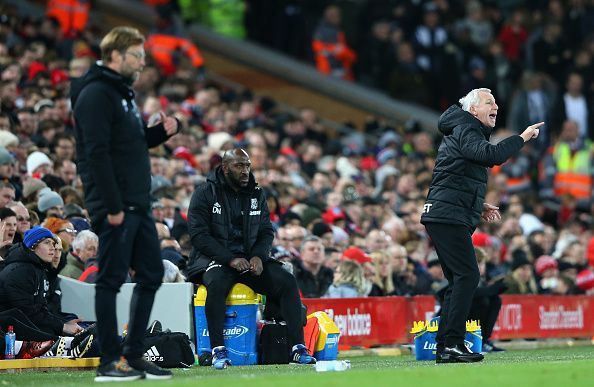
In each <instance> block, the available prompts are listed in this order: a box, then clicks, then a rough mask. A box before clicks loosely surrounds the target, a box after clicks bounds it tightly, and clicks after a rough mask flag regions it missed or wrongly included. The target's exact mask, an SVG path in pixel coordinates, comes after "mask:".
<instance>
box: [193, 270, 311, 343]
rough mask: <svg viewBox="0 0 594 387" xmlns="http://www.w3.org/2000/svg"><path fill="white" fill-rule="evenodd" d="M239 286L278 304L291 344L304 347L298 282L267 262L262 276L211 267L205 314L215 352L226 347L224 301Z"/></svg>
mask: <svg viewBox="0 0 594 387" xmlns="http://www.w3.org/2000/svg"><path fill="white" fill-rule="evenodd" d="M238 282H239V283H242V284H245V285H247V286H249V287H250V288H252V290H254V291H255V292H256V293H260V294H264V295H266V297H267V299H271V300H273V301H274V302H275V303H277V304H279V305H280V308H281V314H282V316H283V318H284V319H285V321H286V322H287V331H288V334H289V337H288V340H289V344H290V345H291V346H293V345H295V344H302V343H303V325H302V317H301V298H300V297H299V288H298V287H297V281H296V280H295V277H293V275H292V274H291V273H289V272H287V271H286V270H285V269H283V267H282V265H281V264H279V263H278V262H265V263H264V270H263V271H262V274H260V275H259V276H256V275H253V274H251V273H249V272H248V273H245V274H240V273H239V272H238V271H237V270H235V269H233V268H231V267H229V266H222V265H211V266H209V268H208V270H206V272H205V273H204V275H203V277H202V283H203V284H204V286H206V291H207V295H206V303H205V314H206V322H207V323H208V334H209V336H210V345H211V347H212V348H214V347H218V346H221V345H225V344H224V341H223V329H224V325H225V299H226V298H227V295H228V294H229V291H230V290H231V288H232V287H233V285H234V284H236V283H238Z"/></svg>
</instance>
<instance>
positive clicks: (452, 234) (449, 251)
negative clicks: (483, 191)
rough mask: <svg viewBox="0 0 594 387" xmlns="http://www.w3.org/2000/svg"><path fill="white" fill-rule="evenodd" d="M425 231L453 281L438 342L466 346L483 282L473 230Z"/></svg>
mask: <svg viewBox="0 0 594 387" xmlns="http://www.w3.org/2000/svg"><path fill="white" fill-rule="evenodd" d="M425 228H426V229H427V233H428V234H429V236H430V237H431V240H432V241H433V245H434V246H435V250H436V251H437V256H438V258H439V263H440V264H441V268H442V269H443V274H444V275H445V277H446V278H447V280H448V282H449V284H448V288H447V289H446V291H445V297H444V300H443V304H442V305H441V319H440V323H439V330H438V331H437V336H436V338H435V340H436V342H437V345H438V346H444V345H445V346H447V347H450V346H453V345H456V344H462V345H463V344H464V335H465V334H466V319H467V318H468V313H469V312H470V306H471V305H472V298H473V295H474V291H475V290H476V287H477V286H478V283H479V279H480V274H479V269H478V264H477V262H476V256H475V254H474V247H473V246H472V239H471V234H472V230H470V229H469V228H468V227H465V226H461V225H454V224H441V223H426V224H425Z"/></svg>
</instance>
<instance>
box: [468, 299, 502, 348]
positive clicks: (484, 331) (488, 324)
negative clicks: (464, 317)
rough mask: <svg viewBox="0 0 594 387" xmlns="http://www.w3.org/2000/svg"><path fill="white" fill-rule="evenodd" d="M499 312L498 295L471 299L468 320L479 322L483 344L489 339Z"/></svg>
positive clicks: (499, 300) (499, 301) (499, 302)
mask: <svg viewBox="0 0 594 387" xmlns="http://www.w3.org/2000/svg"><path fill="white" fill-rule="evenodd" d="M500 310H501V297H499V295H494V296H482V297H474V298H473V300H472V306H471V307H470V314H469V316H468V318H469V319H472V320H480V322H481V335H482V336H483V342H484V341H487V340H490V339H491V334H492V333H493V327H495V323H496V322H497V317H498V316H499V311H500Z"/></svg>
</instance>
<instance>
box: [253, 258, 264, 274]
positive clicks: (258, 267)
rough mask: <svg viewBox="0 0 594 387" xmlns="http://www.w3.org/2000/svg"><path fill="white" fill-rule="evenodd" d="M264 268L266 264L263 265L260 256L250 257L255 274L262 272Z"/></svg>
mask: <svg viewBox="0 0 594 387" xmlns="http://www.w3.org/2000/svg"><path fill="white" fill-rule="evenodd" d="M262 270H264V265H262V259H260V257H252V259H250V271H251V272H252V274H254V275H260V274H262Z"/></svg>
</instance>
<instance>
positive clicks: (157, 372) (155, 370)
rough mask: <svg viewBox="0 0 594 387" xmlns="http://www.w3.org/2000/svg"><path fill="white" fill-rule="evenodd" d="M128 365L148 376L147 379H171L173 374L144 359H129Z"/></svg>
mask: <svg viewBox="0 0 594 387" xmlns="http://www.w3.org/2000/svg"><path fill="white" fill-rule="evenodd" d="M128 364H129V365H130V367H132V368H134V369H135V370H137V371H142V372H143V373H144V374H146V378H147V379H157V380H158V379H161V380H162V379H171V378H172V377H173V373H172V372H171V371H169V370H165V369H163V368H161V367H159V366H158V365H156V364H155V363H153V362H150V361H147V360H145V359H144V358H143V357H139V358H137V359H129V360H128Z"/></svg>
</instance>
